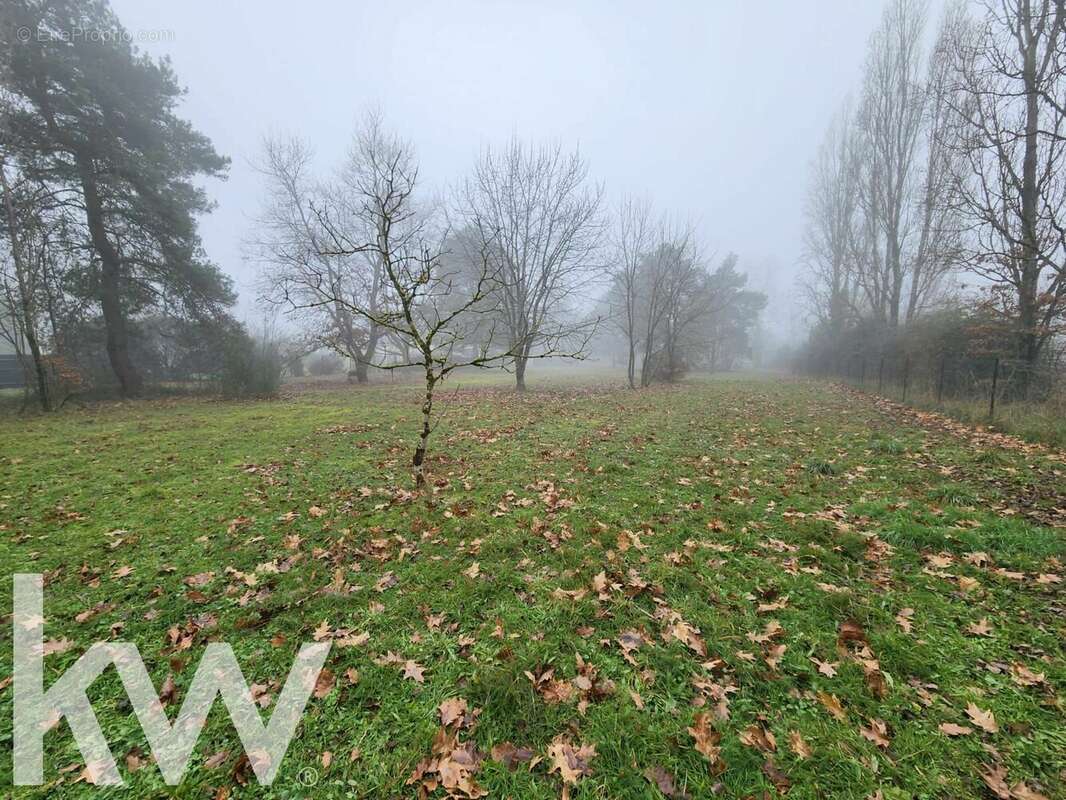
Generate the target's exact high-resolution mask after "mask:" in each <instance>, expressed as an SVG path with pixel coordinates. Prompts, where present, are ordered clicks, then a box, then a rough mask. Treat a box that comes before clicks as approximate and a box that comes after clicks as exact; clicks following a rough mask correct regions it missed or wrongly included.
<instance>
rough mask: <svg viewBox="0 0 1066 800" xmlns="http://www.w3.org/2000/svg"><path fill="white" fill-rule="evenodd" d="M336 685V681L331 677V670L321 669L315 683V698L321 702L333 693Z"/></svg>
mask: <svg viewBox="0 0 1066 800" xmlns="http://www.w3.org/2000/svg"><path fill="white" fill-rule="evenodd" d="M336 683H337V679H336V678H335V677H334V676H333V672H332V670H329V669H323V670H322V671H321V672H320V673H318V680H316V681H315V697H317V698H318V699H319V700H321V699H322V698H323V697H325V696H326V695H328V694H329V693H330V692H332V691H333V687H334V686H335V685H336Z"/></svg>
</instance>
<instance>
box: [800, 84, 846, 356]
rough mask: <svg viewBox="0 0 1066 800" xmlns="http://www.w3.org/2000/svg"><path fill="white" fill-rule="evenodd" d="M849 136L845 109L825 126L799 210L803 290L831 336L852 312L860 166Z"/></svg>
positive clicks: (841, 326)
mask: <svg viewBox="0 0 1066 800" xmlns="http://www.w3.org/2000/svg"><path fill="white" fill-rule="evenodd" d="M852 134H853V130H852V112H851V108H850V106H849V105H845V106H844V107H843V108H842V109H841V111H840V113H839V114H838V115H837V116H836V117H835V118H834V119H833V121H832V122H831V123H830V125H829V128H828V130H827V131H826V133H825V138H824V139H823V140H822V144H821V146H820V147H819V149H818V154H817V155H816V156H815V160H814V162H813V163H812V165H811V178H810V184H809V186H808V190H807V202H806V205H805V207H804V214H805V217H806V228H805V230H804V251H803V262H804V266H805V267H806V275H805V278H804V284H803V286H804V289H805V291H806V294H807V300H808V304H809V307H810V310H811V312H812V313H813V314H814V316H815V318H816V319H817V320H818V321H819V322H820V323H822V324H823V325H825V326H826V328H827V329H828V330H829V332H830V333H831V334H832V335H833V336H838V335H840V334H841V333H842V332H843V330H844V326H845V324H846V323H847V322H848V321H849V320H850V319H851V318H852V317H853V315H854V314H855V312H856V309H855V293H856V275H855V274H854V263H855V259H854V256H855V247H856V241H855V239H856V236H857V235H858V234H857V232H856V225H857V224H858V219H857V218H858V192H859V187H858V180H859V165H858V163H857V161H856V158H855V149H854V148H853V146H852V143H853V140H852Z"/></svg>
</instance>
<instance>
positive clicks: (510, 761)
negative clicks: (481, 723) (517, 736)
mask: <svg viewBox="0 0 1066 800" xmlns="http://www.w3.org/2000/svg"><path fill="white" fill-rule="evenodd" d="M490 756H491V758H492V760H493V761H498V762H499V763H501V764H503V765H504V766H505V767H507V769H509V770H515V769H517V768H518V765H519V764H524V763H527V762H529V761H532V760H533V751H532V750H530V749H529V748H528V747H515V746H514V745H513V744H511V743H510V742H501V743H500V744H497V745H493V747H492V750H491V751H490Z"/></svg>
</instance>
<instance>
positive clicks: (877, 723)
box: [859, 717, 891, 749]
mask: <svg viewBox="0 0 1066 800" xmlns="http://www.w3.org/2000/svg"><path fill="white" fill-rule="evenodd" d="M869 719H870V727H868V728H864V727H862V726H861V725H860V726H859V733H861V734H862V735H863V738H865V739H869V740H870V741H871V742H873V743H874V744H875V745H877V746H878V747H881V748H885V749H887V748H888V746H889V744H891V742H890V741H889V739H888V727H887V726H886V725H885V723H884V721H883V720H880V719H875V718H873V717H870V718H869Z"/></svg>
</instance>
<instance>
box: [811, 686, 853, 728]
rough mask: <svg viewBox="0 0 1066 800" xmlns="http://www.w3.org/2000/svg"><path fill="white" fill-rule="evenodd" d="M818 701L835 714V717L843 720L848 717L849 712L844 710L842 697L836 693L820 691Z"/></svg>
mask: <svg viewBox="0 0 1066 800" xmlns="http://www.w3.org/2000/svg"><path fill="white" fill-rule="evenodd" d="M817 697H818V702H819V703H821V704H822V705H823V706H825V708H826V710H827V711H828V712H829V713H830V714H832V715H833V718H834V719H836V720H840V721H841V722H843V721H844V720H845V719H846V718H847V714H846V713H845V712H844V706H842V705H841V704H840V698H839V697H837V696H836V695H835V694H830V693H829V692H818V694H817Z"/></svg>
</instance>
